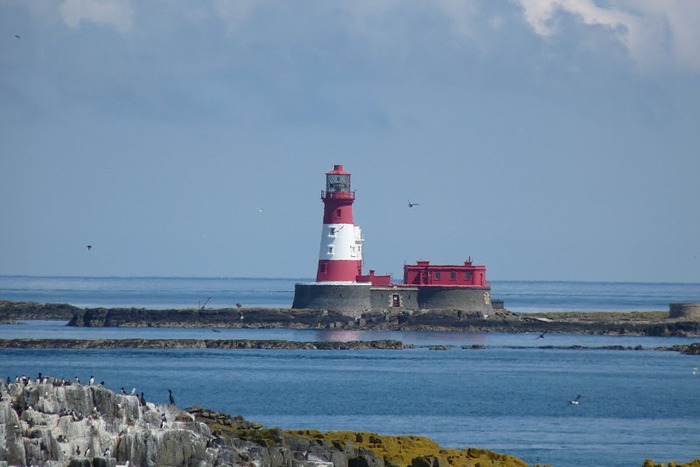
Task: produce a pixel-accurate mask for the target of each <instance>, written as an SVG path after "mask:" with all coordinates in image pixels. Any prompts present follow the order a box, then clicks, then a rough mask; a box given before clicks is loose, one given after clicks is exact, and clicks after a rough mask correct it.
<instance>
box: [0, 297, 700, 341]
mask: <svg viewBox="0 0 700 467" xmlns="http://www.w3.org/2000/svg"><path fill="white" fill-rule="evenodd" d="M32 319H60V320H66V321H67V322H68V325H69V326H85V327H191V328H196V327H205V328H288V329H354V330H381V331H399V330H400V331H427V330H430V331H437V330H446V331H470V332H511V333H520V332H538V333H543V332H552V333H553V332H560V333H570V334H606V335H638V336H680V337H698V336H700V319H699V318H698V317H696V316H695V315H693V314H687V315H683V314H680V315H672V314H671V313H669V312H668V311H655V312H571V313H566V312H550V313H525V314H523V313H513V312H510V311H508V310H504V309H501V310H494V311H493V312H492V313H483V312H467V311H463V310H454V309H439V310H420V311H414V312H409V311H394V310H392V309H387V310H384V311H381V312H379V311H370V312H365V313H363V314H362V315H361V316H359V317H352V316H347V315H345V314H343V313H341V312H336V311H328V310H307V309H288V308H211V309H209V308H207V309H205V308H197V309H195V308H192V309H160V310H153V309H145V308H78V307H74V306H71V305H65V304H39V303H33V302H8V301H0V322H13V321H18V320H32Z"/></svg>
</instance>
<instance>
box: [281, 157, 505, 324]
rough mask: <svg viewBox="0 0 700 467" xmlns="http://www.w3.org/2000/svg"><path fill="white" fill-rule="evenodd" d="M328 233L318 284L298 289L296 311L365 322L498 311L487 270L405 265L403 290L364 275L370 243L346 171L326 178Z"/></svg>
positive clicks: (336, 171) (382, 278)
mask: <svg viewBox="0 0 700 467" xmlns="http://www.w3.org/2000/svg"><path fill="white" fill-rule="evenodd" d="M321 200H322V201H323V228H322V230H321V246H320V249H319V254H318V268H317V270H316V281H315V282H311V283H303V284H296V285H295V288H294V303H293V304H292V308H306V309H321V310H329V311H337V312H342V313H344V314H350V315H354V316H359V315H361V314H362V313H363V312H366V311H387V310H389V309H399V310H406V311H418V310H425V309H455V310H466V311H478V312H483V313H484V314H486V313H487V312H491V311H492V310H493V307H492V304H491V299H490V291H491V288H490V286H489V284H488V282H487V281H486V266H483V265H474V264H472V261H471V258H470V259H468V260H467V261H465V262H464V264H461V265H431V264H430V262H429V261H417V262H416V264H415V265H404V277H403V283H402V284H394V283H392V281H391V276H389V275H375V273H374V270H370V271H369V274H367V275H363V274H362V245H363V242H364V239H363V237H362V231H361V229H360V227H359V226H357V225H355V222H354V219H353V212H352V207H353V203H354V202H355V192H354V191H352V188H351V184H350V173H349V172H346V171H345V169H344V168H343V166H342V165H335V166H333V170H331V171H330V172H327V173H326V189H325V190H324V191H322V192H321Z"/></svg>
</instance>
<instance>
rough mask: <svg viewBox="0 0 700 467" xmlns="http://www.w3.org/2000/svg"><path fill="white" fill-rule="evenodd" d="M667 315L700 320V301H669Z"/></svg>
mask: <svg viewBox="0 0 700 467" xmlns="http://www.w3.org/2000/svg"><path fill="white" fill-rule="evenodd" d="M668 317H669V318H682V319H690V320H700V302H695V303H671V304H670V310H669V314H668Z"/></svg>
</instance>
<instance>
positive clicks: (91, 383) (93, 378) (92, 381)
mask: <svg viewBox="0 0 700 467" xmlns="http://www.w3.org/2000/svg"><path fill="white" fill-rule="evenodd" d="M94 384H95V377H94V376H92V375H90V386H92V385H94Z"/></svg>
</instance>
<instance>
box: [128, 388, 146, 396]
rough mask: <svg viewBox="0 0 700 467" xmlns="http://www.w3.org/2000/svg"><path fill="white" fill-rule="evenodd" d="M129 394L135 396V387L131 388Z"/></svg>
mask: <svg viewBox="0 0 700 467" xmlns="http://www.w3.org/2000/svg"><path fill="white" fill-rule="evenodd" d="M141 394H143V393H141ZM130 395H131V396H135V395H136V388H133V389H131V394H130Z"/></svg>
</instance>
